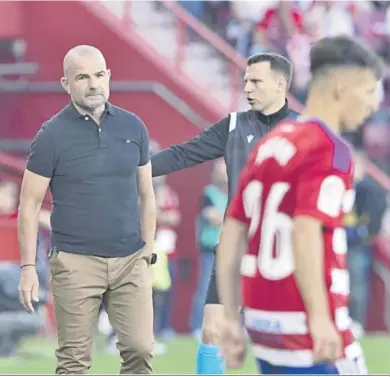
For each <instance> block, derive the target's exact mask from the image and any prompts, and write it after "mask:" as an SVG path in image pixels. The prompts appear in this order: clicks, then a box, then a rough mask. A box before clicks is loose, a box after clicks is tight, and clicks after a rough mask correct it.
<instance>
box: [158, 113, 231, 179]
mask: <svg viewBox="0 0 390 377" xmlns="http://www.w3.org/2000/svg"><path fill="white" fill-rule="evenodd" d="M228 135H229V117H226V118H223V119H222V120H220V121H219V122H218V123H215V124H214V125H213V126H211V127H210V128H208V129H207V130H205V131H203V132H201V133H200V134H199V135H197V136H196V137H194V138H193V139H191V140H189V141H187V142H185V143H183V144H176V145H172V146H171V147H169V148H167V149H164V150H162V151H160V152H158V153H156V154H154V155H153V156H152V158H151V160H152V174H153V177H158V176H160V175H166V174H169V173H172V172H174V171H177V170H182V169H185V168H189V167H192V166H195V165H198V164H201V163H203V162H206V161H210V160H215V159H217V158H219V157H222V156H223V154H224V151H225V144H226V141H227V139H228Z"/></svg>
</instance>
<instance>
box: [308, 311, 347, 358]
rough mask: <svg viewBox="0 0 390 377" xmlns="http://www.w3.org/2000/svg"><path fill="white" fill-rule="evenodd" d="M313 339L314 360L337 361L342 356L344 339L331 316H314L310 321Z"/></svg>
mask: <svg viewBox="0 0 390 377" xmlns="http://www.w3.org/2000/svg"><path fill="white" fill-rule="evenodd" d="M309 329H310V335H311V337H312V339H313V362H314V363H321V362H324V361H329V362H335V361H336V360H338V359H340V358H342V355H343V341H342V338H341V335H340V333H339V332H338V331H337V329H336V326H335V324H334V323H333V321H332V319H331V318H326V317H324V318H318V319H315V318H313V319H312V320H310V321H309Z"/></svg>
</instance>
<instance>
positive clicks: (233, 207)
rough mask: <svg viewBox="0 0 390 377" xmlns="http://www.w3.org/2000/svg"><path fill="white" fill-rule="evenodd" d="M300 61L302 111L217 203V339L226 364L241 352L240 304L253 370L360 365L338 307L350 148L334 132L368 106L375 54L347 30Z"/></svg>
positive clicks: (343, 306)
mask: <svg viewBox="0 0 390 377" xmlns="http://www.w3.org/2000/svg"><path fill="white" fill-rule="evenodd" d="M310 63H311V74H312V79H311V83H310V88H309V94H308V99H307V102H306V105H305V108H304V110H303V114H302V118H299V119H297V120H296V121H285V122H282V123H281V124H280V125H279V126H278V127H276V128H275V129H274V130H273V131H272V132H271V133H269V135H267V136H266V137H265V138H263V139H262V140H261V141H260V143H259V144H258V145H257V146H256V148H255V149H254V151H253V153H251V156H250V157H249V160H248V163H247V165H246V167H245V169H244V170H243V173H242V175H241V177H240V180H239V186H238V189H237V191H236V192H235V195H234V198H233V199H232V201H231V204H230V207H229V209H228V212H227V218H226V221H225V224H224V227H223V232H222V236H221V240H220V244H219V250H218V251H217V259H218V261H217V264H216V265H217V278H218V289H219V293H220V297H221V302H222V304H223V308H224V316H223V318H224V321H225V323H224V326H223V332H222V339H223V342H222V344H223V346H222V349H223V353H224V355H225V357H226V361H227V365H228V366H230V367H238V366H239V365H240V364H241V363H242V362H243V360H244V354H245V343H246V336H245V335H246V334H245V333H244V330H243V328H242V326H241V323H240V322H241V321H240V316H239V308H240V307H241V306H243V308H244V317H245V326H246V328H247V330H248V334H249V335H250V337H251V339H252V342H253V343H254V348H253V352H254V355H255V357H256V359H257V362H258V365H259V368H260V369H261V373H262V374H280V375H284V374H315V375H321V374H354V375H356V374H366V367H365V361H364V356H363V353H362V349H361V347H360V345H359V343H358V342H357V341H356V340H355V339H354V337H353V334H352V331H351V324H352V321H351V319H350V317H349V313H348V301H349V300H348V299H349V292H350V289H349V277H348V270H347V258H346V257H347V255H346V254H347V241H346V234H345V230H344V228H343V218H344V215H345V213H346V212H349V211H350V210H351V209H352V206H353V202H354V191H353V170H354V168H353V162H352V161H353V157H352V152H351V150H350V147H349V146H348V145H347V144H346V143H345V142H344V141H343V140H342V139H341V137H340V136H339V134H340V132H341V131H343V130H350V131H351V130H355V129H356V128H357V127H359V125H360V124H361V123H362V122H363V121H364V120H365V119H366V118H367V117H368V116H369V115H371V114H372V113H373V112H375V111H376V110H377V108H378V99H377V96H376V87H377V83H378V80H380V78H381V64H380V61H379V59H378V57H377V56H376V55H375V54H374V53H373V52H371V51H370V50H369V49H368V48H366V47H365V46H363V45H362V44H361V43H360V42H358V41H356V40H355V39H352V38H348V37H333V38H325V39H322V40H320V41H319V42H318V43H317V44H316V45H315V46H314V47H313V48H312V50H311V54H310ZM246 243H247V245H246ZM240 269H241V270H240ZM240 275H241V276H240ZM241 278H242V279H241ZM240 281H241V282H242V285H241V284H240ZM240 287H241V288H242V291H240ZM241 292H242V293H243V294H242V297H241Z"/></svg>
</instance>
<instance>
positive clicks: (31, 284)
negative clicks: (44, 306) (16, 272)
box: [19, 266, 39, 313]
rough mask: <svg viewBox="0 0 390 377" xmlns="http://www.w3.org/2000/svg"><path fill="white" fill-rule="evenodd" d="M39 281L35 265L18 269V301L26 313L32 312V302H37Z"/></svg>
mask: <svg viewBox="0 0 390 377" xmlns="http://www.w3.org/2000/svg"><path fill="white" fill-rule="evenodd" d="M38 291H39V282H38V275H37V271H36V269H35V266H26V267H23V268H22V269H21V271H20V282H19V301H20V303H21V304H22V305H23V307H24V310H26V312H28V313H33V312H34V307H33V305H32V302H33V301H34V302H38V301H39V296H38Z"/></svg>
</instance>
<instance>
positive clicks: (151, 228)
mask: <svg viewBox="0 0 390 377" xmlns="http://www.w3.org/2000/svg"><path fill="white" fill-rule="evenodd" d="M156 212H157V211H156V199H155V197H154V195H150V196H147V197H145V198H141V201H140V222H141V232H142V237H143V239H144V241H145V242H146V245H147V246H148V247H152V246H153V243H154V237H155V233H156Z"/></svg>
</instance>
